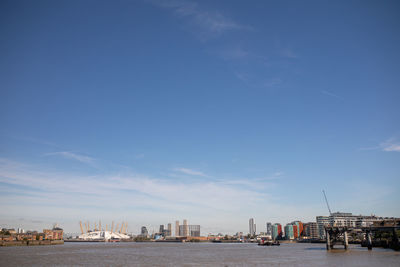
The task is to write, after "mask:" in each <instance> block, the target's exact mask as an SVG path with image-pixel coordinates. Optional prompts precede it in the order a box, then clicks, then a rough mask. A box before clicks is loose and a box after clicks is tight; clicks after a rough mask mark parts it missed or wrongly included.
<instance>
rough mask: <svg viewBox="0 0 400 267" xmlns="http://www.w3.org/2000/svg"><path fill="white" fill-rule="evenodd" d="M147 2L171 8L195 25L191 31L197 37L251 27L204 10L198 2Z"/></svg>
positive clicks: (216, 12) (203, 37) (153, 0)
mask: <svg viewBox="0 0 400 267" xmlns="http://www.w3.org/2000/svg"><path fill="white" fill-rule="evenodd" d="M149 2H150V3H152V4H153V5H155V6H158V7H162V8H168V9H170V10H173V12H174V13H175V14H176V15H177V16H179V17H181V18H184V19H187V22H188V23H189V24H191V25H192V26H194V27H195V29H194V30H193V32H194V33H196V34H199V37H200V38H201V39H204V40H206V39H209V38H210V37H215V36H218V35H220V34H222V33H224V32H227V31H232V30H243V29H247V30H250V29H252V28H251V27H249V26H244V25H241V24H240V23H238V22H236V21H234V20H233V19H231V18H229V17H227V16H225V15H223V14H222V13H221V12H218V11H211V10H204V9H203V8H201V7H200V6H199V4H198V3H196V2H193V1H181V0H170V1H157V0H150V1H149Z"/></svg>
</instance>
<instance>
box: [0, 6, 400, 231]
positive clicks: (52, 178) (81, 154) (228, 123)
mask: <svg viewBox="0 0 400 267" xmlns="http://www.w3.org/2000/svg"><path fill="white" fill-rule="evenodd" d="M399 13H400V3H399V2H398V1H353V0H352V1H255V0H254V1H198V2H196V1H191V0H188V1H183V0H182V1H181V0H176V1H175V0H171V1H168V0H166V1H157V0H137V1H133V0H132V1H130V0H118V1H93V0H87V1H78V0H72V1H70V0H68V1H44V0H39V1H28V0H27V1H21V0H14V1H7V0H6V1H1V2H0V39H1V40H0V58H1V60H0V227H15V228H16V227H22V228H25V229H38V230H41V229H43V228H47V227H50V226H52V225H53V223H58V224H59V225H60V227H62V228H64V230H65V231H66V232H79V221H90V222H91V224H92V225H93V224H94V222H95V221H96V222H97V221H99V220H101V221H102V224H103V225H105V224H106V223H107V224H111V222H112V221H115V223H117V222H118V223H121V222H122V221H124V222H127V223H128V231H129V232H132V233H139V231H140V227H141V226H142V225H144V226H147V227H148V228H149V230H150V232H151V231H156V230H157V229H158V227H159V225H161V224H167V223H174V222H175V220H180V221H181V223H182V220H183V219H187V220H188V222H189V224H200V225H201V227H202V229H201V233H202V235H207V234H208V233H218V232H221V233H236V232H239V231H243V232H245V233H247V232H248V220H249V218H254V219H255V223H256V224H257V231H258V232H260V231H265V230H266V229H265V228H266V226H265V223H266V222H272V223H281V224H286V223H288V222H291V221H294V220H301V221H303V222H309V221H315V217H316V216H318V215H328V214H329V212H328V208H327V206H326V203H325V200H324V197H323V194H322V190H325V191H326V194H327V197H328V201H329V205H330V207H331V209H332V211H342V212H352V213H353V214H363V215H370V214H376V215H378V216H397V217H400V209H399V208H398V203H399V202H400V105H399V100H400V90H399V85H400V49H399V47H400V34H399V33H400V32H399V29H400V17H399V16H398V14H399ZM173 225H174V224H173Z"/></svg>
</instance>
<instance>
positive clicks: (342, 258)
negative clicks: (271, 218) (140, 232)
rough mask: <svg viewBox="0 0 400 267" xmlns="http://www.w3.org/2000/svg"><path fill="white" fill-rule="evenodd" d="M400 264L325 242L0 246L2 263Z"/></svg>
mask: <svg viewBox="0 0 400 267" xmlns="http://www.w3.org/2000/svg"><path fill="white" fill-rule="evenodd" d="M54 265H57V266H87V265H91V266H335V267H337V266H385V267H389V266H400V252H395V251H393V250H389V249H379V248H374V249H373V250H372V251H368V250H367V249H366V248H361V247H360V246H359V245H351V246H350V249H349V250H348V251H345V250H343V249H335V250H333V251H326V250H325V245H324V244H281V246H279V247H262V246H257V244H251V243H248V244H223V243H222V244H221V243H65V244H64V245H54V246H31V247H0V266H54Z"/></svg>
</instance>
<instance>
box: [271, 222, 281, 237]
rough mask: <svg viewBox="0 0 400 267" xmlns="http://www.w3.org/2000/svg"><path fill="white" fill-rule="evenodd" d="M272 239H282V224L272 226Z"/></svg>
mask: <svg viewBox="0 0 400 267" xmlns="http://www.w3.org/2000/svg"><path fill="white" fill-rule="evenodd" d="M272 239H274V240H277V239H282V225H281V224H280V223H275V224H274V225H273V226H272Z"/></svg>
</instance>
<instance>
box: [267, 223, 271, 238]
mask: <svg viewBox="0 0 400 267" xmlns="http://www.w3.org/2000/svg"><path fill="white" fill-rule="evenodd" d="M266 234H267V236H270V237H272V223H270V222H267V232H266Z"/></svg>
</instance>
